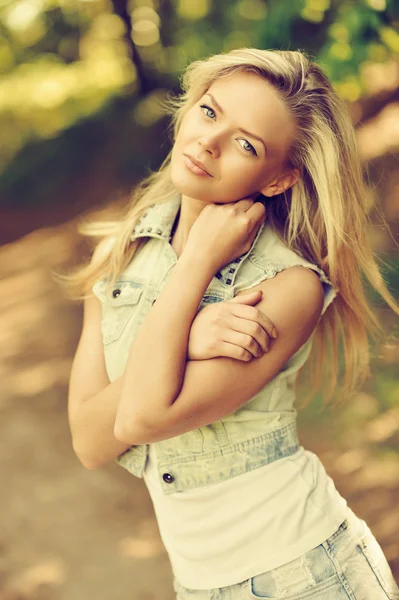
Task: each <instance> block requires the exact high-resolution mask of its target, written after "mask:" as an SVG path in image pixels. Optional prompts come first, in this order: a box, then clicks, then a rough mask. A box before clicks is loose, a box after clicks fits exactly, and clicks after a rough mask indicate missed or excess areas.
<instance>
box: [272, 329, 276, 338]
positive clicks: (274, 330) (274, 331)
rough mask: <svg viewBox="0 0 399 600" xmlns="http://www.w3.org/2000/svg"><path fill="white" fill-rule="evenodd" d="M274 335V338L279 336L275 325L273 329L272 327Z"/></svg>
mask: <svg viewBox="0 0 399 600" xmlns="http://www.w3.org/2000/svg"><path fill="white" fill-rule="evenodd" d="M272 337H274V339H276V337H277V331H276V328H275V327H273V329H272Z"/></svg>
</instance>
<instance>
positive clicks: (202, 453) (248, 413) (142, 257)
mask: <svg viewBox="0 0 399 600" xmlns="http://www.w3.org/2000/svg"><path fill="white" fill-rule="evenodd" d="M180 204H181V194H179V193H176V194H175V195H174V196H173V197H172V199H171V200H168V201H167V202H163V203H162V204H153V205H152V206H151V207H149V208H148V209H147V211H146V212H145V213H144V214H143V215H142V216H141V217H140V218H139V220H138V222H137V223H136V225H135V227H134V229H133V232H132V235H131V239H132V240H134V239H136V238H139V237H146V238H148V239H147V241H146V243H145V244H144V245H143V246H142V247H141V248H140V249H139V250H138V251H137V253H136V254H135V256H134V257H133V260H132V261H131V263H130V264H129V265H128V266H127V268H126V269H125V270H124V271H123V273H121V274H120V276H119V278H118V279H117V281H116V283H115V286H114V288H113V290H112V291H111V292H109V293H108V294H107V293H106V291H105V284H106V280H105V279H103V280H99V281H97V282H96V283H95V284H94V286H93V288H92V289H93V292H94V293H95V295H96V296H97V297H98V298H99V299H100V301H101V305H102V325H101V327H102V336H103V345H104V355H105V363H106V369H107V373H108V377H109V380H110V381H111V382H112V381H114V380H115V379H117V378H118V377H120V376H121V375H123V372H124V370H125V367H126V363H127V360H128V356H129V351H130V346H131V344H132V342H133V340H134V338H135V336H136V334H137V332H138V329H139V327H140V325H141V324H142V323H143V321H144V319H145V317H146V315H147V314H148V312H149V311H150V310H151V307H152V305H153V303H154V302H155V301H156V299H157V298H158V296H159V294H160V292H161V290H162V288H163V286H164V285H165V283H166V282H167V280H168V277H169V275H170V274H171V272H172V270H173V267H174V265H175V264H176V262H177V256H176V253H175V251H174V249H173V248H172V246H171V245H170V243H169V241H170V234H171V230H172V226H173V223H174V221H175V218H176V216H177V213H178V211H179V208H180ZM297 265H301V266H304V267H308V268H311V269H312V270H314V271H315V272H316V273H317V274H318V275H319V277H320V280H321V282H322V285H323V289H324V306H323V309H322V314H323V313H324V311H325V310H326V309H327V307H328V305H329V304H330V303H331V302H332V300H333V299H334V297H335V296H336V295H337V291H338V290H337V288H335V287H333V285H332V283H331V282H330V281H329V280H328V279H327V277H326V275H325V273H324V272H323V271H322V270H321V269H320V268H319V267H318V266H317V265H315V264H312V263H310V262H308V261H307V260H305V259H304V258H302V257H301V256H300V255H299V254H297V253H295V252H293V251H292V250H291V249H290V248H288V246H287V245H285V244H284V243H283V242H282V241H281V239H280V238H279V237H278V236H277V234H276V232H275V231H274V230H273V228H272V227H271V226H270V225H269V224H268V222H267V218H266V220H265V222H264V223H263V224H262V225H261V227H260V228H259V230H258V232H257V235H256V237H255V239H254V241H253V243H252V246H251V248H250V249H249V251H248V252H247V253H246V254H243V255H241V256H240V257H239V258H236V259H235V260H233V261H232V262H231V263H229V264H227V265H225V266H224V267H223V268H222V269H220V270H219V271H218V272H217V273H216V274H215V276H214V277H213V279H212V281H211V282H210V283H209V285H208V288H207V289H206V291H205V293H204V295H203V297H202V300H201V302H200V304H199V307H198V310H201V309H202V308H204V307H205V306H207V305H208V304H209V303H211V302H221V301H223V300H229V299H231V298H233V297H234V296H235V295H236V294H237V292H239V291H241V290H245V289H247V288H251V287H252V286H255V285H257V284H259V283H261V282H262V281H263V280H265V279H269V278H271V277H274V276H275V275H276V274H277V273H278V272H280V271H282V270H283V269H286V268H287V267H291V266H297ZM311 344H312V336H311V337H310V338H309V339H308V340H307V341H306V342H305V344H303V346H301V348H299V350H298V351H297V352H296V353H295V354H294V355H293V356H292V357H291V358H290V359H289V360H288V361H287V363H286V364H285V365H284V366H283V367H282V368H281V369H280V371H279V373H277V375H276V376H275V377H274V378H273V379H272V380H271V381H269V382H268V383H267V384H266V385H265V386H264V387H263V389H262V390H261V391H260V392H258V393H257V394H256V395H255V396H253V397H252V398H251V399H249V400H248V401H247V402H246V403H245V404H244V405H243V406H241V407H240V408H239V409H238V410H236V411H235V412H234V413H232V414H230V415H227V416H225V417H223V418H222V419H220V420H219V421H216V422H214V423H211V424H210V425H206V426H204V427H199V428H198V429H194V430H193V431H188V432H186V433H183V434H181V435H178V436H175V437H172V438H170V439H167V440H162V441H159V442H155V448H156V455H157V465H158V471H159V477H160V481H161V485H162V489H163V492H164V493H165V494H169V493H173V492H178V491H184V490H186V489H190V488H196V487H199V486H204V485H209V484H212V483H217V482H219V481H224V480H227V479H229V478H231V477H234V476H236V475H240V474H243V473H245V472H248V471H250V470H252V469H257V468H259V467H262V466H264V465H266V464H268V463H270V462H272V461H274V460H277V459H279V458H282V457H284V456H288V455H290V454H293V453H295V452H296V451H297V450H298V448H299V441H298V437H297V430H296V416H297V411H296V410H295V408H294V401H295V392H294V384H295V380H296V377H297V374H298V370H299V369H300V368H301V367H302V365H303V364H304V363H305V361H306V360H307V358H308V356H309V353H310V350H311ZM148 451H149V445H148V444H140V445H133V446H131V447H130V448H128V449H127V450H126V451H125V452H124V453H123V454H121V455H120V456H119V457H118V458H117V459H116V462H117V463H119V464H120V465H121V466H122V467H124V468H126V469H127V470H128V471H129V472H130V473H132V474H133V475H135V476H136V477H143V473H144V469H145V465H146V461H147V456H148Z"/></svg>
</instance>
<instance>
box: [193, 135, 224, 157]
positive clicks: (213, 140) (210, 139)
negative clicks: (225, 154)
mask: <svg viewBox="0 0 399 600" xmlns="http://www.w3.org/2000/svg"><path fill="white" fill-rule="evenodd" d="M219 137H220V136H219V134H218V133H217V132H214V133H212V134H210V133H208V134H207V135H203V136H202V137H201V138H200V139H199V140H198V143H199V145H200V146H201V148H202V149H203V150H204V151H205V152H209V153H210V154H212V156H214V157H217V156H219V153H220V140H219Z"/></svg>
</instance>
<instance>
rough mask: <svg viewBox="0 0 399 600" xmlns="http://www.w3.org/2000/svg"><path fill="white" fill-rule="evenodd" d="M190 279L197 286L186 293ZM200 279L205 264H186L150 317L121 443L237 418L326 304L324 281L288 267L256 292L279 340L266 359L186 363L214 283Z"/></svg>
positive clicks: (136, 358)
mask: <svg viewBox="0 0 399 600" xmlns="http://www.w3.org/2000/svg"><path fill="white" fill-rule="evenodd" d="M185 272H186V273H187V276H190V275H189V274H190V273H191V277H194V278H197V279H196V281H194V279H190V282H189V285H188V286H187V288H186V289H185V291H184V292H183V293H182V289H183V288H182V287H181V286H182V283H183V282H184V279H185V275H184V273H185ZM200 272H201V265H200V264H199V265H198V269H193V268H192V267H189V268H188V269H187V267H186V266H185V265H183V264H182V265H181V266H180V267H179V268H178V269H177V270H176V271H175V273H174V274H173V275H172V276H171V278H170V280H169V281H168V282H167V284H166V285H165V288H164V289H163V291H162V294H161V295H160V297H159V298H158V300H157V302H156V304H155V305H154V309H158V311H157V313H156V312H155V310H154V312H153V313H152V311H151V313H152V314H151V313H150V314H149V315H148V316H147V319H146V321H145V322H144V323H143V325H142V328H141V329H140V332H139V334H138V336H137V338H136V341H137V345H136V341H135V346H134V347H132V352H131V354H130V357H129V360H130V361H131V364H130V365H128V367H127V369H126V373H125V379H124V385H123V391H122V399H121V402H120V405H119V406H118V411H117V418H116V423H115V436H116V438H117V439H120V440H121V441H124V442H126V443H131V444H144V443H152V442H156V441H160V440H164V439H168V438H171V437H174V436H176V435H180V434H182V433H185V432H187V431H191V430H193V429H196V428H197V427H202V426H205V425H208V424H209V423H213V422H215V421H216V420H218V419H220V418H222V417H223V416H226V415H228V414H231V413H232V412H234V411H236V410H237V409H238V408H239V407H240V406H242V405H243V404H245V403H246V402H248V400H250V399H251V398H252V397H253V396H254V395H255V394H256V393H257V392H258V391H260V390H261V389H262V388H263V387H264V386H265V385H266V383H268V381H270V380H271V379H272V378H273V377H274V376H275V375H276V374H277V373H278V372H279V370H280V369H281V368H282V367H283V365H284V364H285V363H286V362H287V361H288V360H289V358H290V357H291V356H292V355H293V354H294V353H295V352H296V351H297V350H298V349H299V348H300V347H301V346H302V345H303V344H304V343H305V342H306V340H307V339H308V338H309V337H310V335H311V334H312V332H313V330H314V328H315V326H316V325H317V322H318V320H319V317H320V314H321V310H322V307H323V301H324V294H323V288H322V285H321V282H320V280H319V277H318V276H317V274H316V273H315V272H314V271H312V270H310V269H307V268H305V267H290V268H288V269H286V270H284V271H282V272H281V273H279V274H278V275H277V276H276V277H274V278H273V279H268V280H265V281H263V282H262V283H261V284H260V285H259V286H257V288H254V289H261V290H262V291H263V299H262V300H261V302H260V303H259V304H258V305H257V308H258V309H259V310H262V311H263V312H264V313H266V314H267V315H269V316H270V318H271V319H272V321H273V323H274V324H275V326H276V329H277V331H278V332H279V336H278V338H277V340H275V341H273V343H272V344H271V348H270V350H269V352H268V353H266V354H264V355H263V356H261V357H260V358H258V359H255V360H252V361H250V362H247V363H245V362H241V361H238V360H235V359H231V358H225V357H222V358H214V359H210V360H204V361H189V362H188V363H186V360H185V353H186V349H187V343H188V337H189V329H190V324H191V321H192V318H193V315H194V313H195V310H196V308H197V300H198V298H200V297H201V296H202V294H203V291H202V290H203V289H204V286H205V288H206V281H207V279H208V277H209V272H206V276H205V275H203V276H201V274H200ZM201 282H202V285H201ZM198 288H200V289H198ZM200 294H201V296H200ZM157 304H158V306H157ZM255 326H256V324H255ZM139 338H141V340H140V341H139ZM142 350H143V353H142Z"/></svg>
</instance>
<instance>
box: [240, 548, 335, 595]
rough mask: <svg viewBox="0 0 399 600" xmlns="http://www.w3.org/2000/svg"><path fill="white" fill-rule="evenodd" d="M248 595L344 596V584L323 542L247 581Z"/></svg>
mask: <svg viewBox="0 0 399 600" xmlns="http://www.w3.org/2000/svg"><path fill="white" fill-rule="evenodd" d="M248 588H249V597H250V598H264V599H266V598H267V599H268V600H280V598H284V599H285V600H290V599H291V600H293V599H294V598H295V600H296V599H305V598H310V597H314V598H317V597H320V598H323V599H325V600H335V599H339V598H341V595H340V594H341V593H342V590H341V584H340V581H339V578H338V575H337V572H336V570H335V567H334V564H333V562H332V560H331V559H330V557H329V556H328V554H327V552H326V550H325V548H324V546H323V545H322V544H320V546H317V547H316V548H313V550H310V551H309V552H306V553H305V554H304V555H303V556H299V557H298V558H296V559H294V560H292V561H290V562H288V563H286V564H284V565H281V566H280V567H277V568H276V569H272V570H270V571H267V572H265V573H261V574H260V575H255V576H254V577H251V579H249V580H248Z"/></svg>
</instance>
